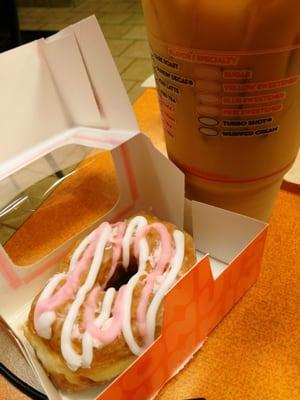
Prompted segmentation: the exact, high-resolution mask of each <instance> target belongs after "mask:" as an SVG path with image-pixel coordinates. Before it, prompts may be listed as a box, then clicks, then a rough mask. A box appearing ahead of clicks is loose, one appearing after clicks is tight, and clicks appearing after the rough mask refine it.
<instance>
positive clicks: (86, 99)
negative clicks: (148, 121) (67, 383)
mask: <svg viewBox="0 0 300 400" xmlns="http://www.w3.org/2000/svg"><path fill="white" fill-rule="evenodd" d="M0 76H1V93H0V109H1V110H2V117H1V121H0V127H1V132H2V133H1V147H0V163H1V164H0V193H1V196H0V197H1V201H2V203H3V201H4V200H3V199H5V201H6V203H8V202H9V200H10V198H11V197H13V196H12V194H11V193H10V192H9V191H8V190H7V187H6V186H4V185H3V182H7V180H8V179H9V177H10V176H12V175H13V174H15V173H16V172H17V171H22V170H23V168H25V167H26V166H28V165H29V164H30V163H32V162H33V161H35V160H38V159H40V158H41V157H44V156H45V155H46V154H48V153H51V152H53V151H54V150H55V149H59V148H63V147H64V146H67V145H70V144H72V145H74V144H76V145H79V146H84V147H85V148H89V147H92V148H93V149H100V150H109V151H110V152H111V155H112V157H113V160H114V165H115V171H116V176H117V180H118V185H119V199H118V201H117V203H116V204H115V206H114V207H113V208H112V209H111V211H110V212H109V213H108V214H106V215H105V216H104V217H102V218H101V219H100V220H98V221H97V222H96V223H95V224H94V225H93V226H89V227H87V228H86V229H85V230H84V231H81V232H78V235H77V236H76V237H73V238H72V239H70V240H68V241H67V242H66V243H64V244H63V245H62V246H60V247H59V248H57V249H56V250H54V251H53V252H51V254H48V256H47V257H44V258H43V259H42V260H40V261H39V262H37V263H35V264H34V265H30V266H28V267H26V268H24V267H19V266H17V265H15V264H14V263H13V261H12V260H11V258H10V257H9V255H8V254H7V253H6V251H5V249H4V247H3V246H0V288H1V290H0V313H1V315H2V316H3V318H4V319H5V320H6V321H7V323H8V324H9V325H10V326H11V327H12V329H13V330H14V331H15V332H16V333H17V334H18V335H19V337H20V339H21V340H22V341H23V342H24V344H25V347H26V349H27V354H26V357H27V358H28V360H29V363H30V365H31V366H32V367H33V369H34V370H35V372H36V374H37V376H38V378H39V380H40V382H41V384H42V386H43V388H44V390H45V392H46V393H47V395H48V397H49V399H50V400H54V399H55V400H56V399H79V398H80V399H82V400H84V399H89V400H91V399H99V400H100V399H101V400H104V399H105V400H106V399H107V400H111V399H114V400H118V399H120V400H121V399H122V400H125V399H126V400H128V399H130V400H134V399H138V400H146V399H150V398H153V397H155V395H156V394H157V393H158V391H159V390H160V389H161V388H162V386H163V385H164V384H165V383H166V382H167V381H168V380H169V379H170V378H171V377H173V376H174V375H175V374H177V373H178V371H180V369H181V368H183V367H184V365H185V364H186V363H187V362H188V361H189V360H190V359H191V358H192V356H193V354H194V353H195V352H196V351H197V350H198V349H199V348H200V347H201V346H202V344H203V342H204V340H205V339H206V338H207V336H208V335H209V333H210V332H211V331H212V330H213V329H214V328H215V327H216V326H217V324H218V323H219V322H220V321H221V320H222V318H223V317H224V316H225V315H226V313H227V312H228V311H229V310H230V309H231V308H232V307H233V306H234V304H235V303H236V302H237V301H238V300H239V299H240V298H241V297H242V296H243V294H244V293H245V292H246V291H247V289H249V288H250V287H251V285H253V284H254V282H255V281H256V279H257V277H258V274H259V270H260V264H261V259H262V255H263V248H264V243H265V238H266V231H267V224H266V223H264V222H261V221H257V220H254V219H251V218H248V217H245V216H242V215H238V214H235V213H232V212H229V211H225V210H222V209H219V208H215V207H212V206H209V205H206V204H202V203H198V202H191V201H188V200H186V199H185V198H184V175H183V174H182V173H181V172H180V171H179V170H178V169H177V168H176V167H175V166H174V165H173V164H172V163H171V162H170V161H169V160H168V159H167V158H165V157H164V156H163V155H162V154H161V153H160V152H159V151H158V150H157V149H155V147H154V146H153V145H152V143H151V141H150V140H149V139H148V138H147V137H146V136H145V135H143V134H142V133H140V132H139V129H138V126H137V122H136V120H135V117H134V114H133V111H132V108H131V105H130V103H129V100H128V97H127V94H126V92H125V89H124V87H123V85H122V83H121V79H120V76H119V74H118V72H117V69H116V67H115V65H114V63H113V60H112V57H111V54H110V52H109V50H108V47H107V45H106V42H105V40H104V37H103V35H102V33H101V30H100V29H99V26H98V24H97V21H96V19H95V18H94V17H90V18H87V19H85V20H83V21H81V22H79V23H77V24H75V25H72V26H70V27H68V28H66V29H65V30H63V31H61V32H59V33H58V34H56V35H54V36H52V37H50V38H48V39H46V40H44V39H42V40H39V41H36V42H33V43H31V44H28V45H24V46H21V47H20V48H17V49H15V50H12V51H9V52H6V53H4V54H2V55H0ZM16 109H18V118H15V110H16ZM20 110H22V111H20ZM3 132H4V133H5V134H4V133H3ZM56 163H57V164H58V165H59V166H61V164H62V163H63V161H62V160H61V159H57V160H56ZM15 190H16V189H14V191H13V194H14V195H15V194H16V191H15ZM139 210H146V211H147V210H148V211H149V210H150V211H151V212H152V213H153V214H155V215H157V216H158V217H160V218H161V219H164V220H167V221H170V222H173V223H175V224H176V225H177V226H179V227H182V228H183V227H184V228H185V229H186V230H187V231H189V232H190V233H191V234H192V235H193V237H194V240H195V244H196V248H197V251H198V262H197V264H196V265H195V266H194V267H193V268H192V269H191V270H190V271H189V272H188V273H187V274H186V275H185V276H184V277H183V278H182V279H181V280H180V281H178V282H177V284H176V285H175V286H174V287H173V288H172V289H171V290H170V291H169V292H168V294H167V295H166V297H165V300H164V317H163V326H162V332H161V335H160V336H159V337H158V338H157V340H156V341H155V342H154V343H153V344H152V345H151V346H150V347H149V348H148V349H147V350H146V351H145V352H144V353H143V354H142V355H141V356H140V357H139V358H138V359H137V360H136V361H135V362H134V363H133V364H132V365H131V366H130V367H129V368H128V369H127V370H125V371H124V372H123V373H122V374H121V375H120V376H119V377H118V378H116V379H115V380H114V381H113V382H111V383H110V384H109V385H107V386H106V387H96V388H94V389H92V390H89V391H86V392H81V393H79V394H69V393H61V392H59V391H57V390H56V389H55V387H54V386H53V385H52V383H51V381H50V380H49V379H48V377H47V375H46V373H45V372H44V370H43V368H42V367H41V366H40V364H39V362H38V361H37V359H36V357H35V355H34V353H33V351H32V349H31V348H30V346H29V345H28V343H27V342H26V340H25V338H24V336H23V334H22V325H23V324H24V321H25V320H26V317H27V313H28V310H29V307H30V304H31V301H32V299H33V298H34V296H35V295H36V294H37V293H38V292H39V290H40V289H41V288H42V287H43V285H44V284H45V282H46V281H47V279H48V278H49V277H50V276H51V275H53V273H54V272H55V270H56V269H57V266H58V264H59V261H60V260H61V259H62V258H63V257H64V256H65V254H66V252H67V250H68V249H69V248H70V246H71V245H72V243H74V241H75V240H78V237H79V236H83V235H84V234H87V233H88V232H89V231H91V230H92V229H93V228H94V227H95V226H96V225H98V224H99V222H100V221H102V220H108V221H114V220H119V219H122V218H124V217H126V216H129V215H130V214H132V213H134V212H137V211H139Z"/></svg>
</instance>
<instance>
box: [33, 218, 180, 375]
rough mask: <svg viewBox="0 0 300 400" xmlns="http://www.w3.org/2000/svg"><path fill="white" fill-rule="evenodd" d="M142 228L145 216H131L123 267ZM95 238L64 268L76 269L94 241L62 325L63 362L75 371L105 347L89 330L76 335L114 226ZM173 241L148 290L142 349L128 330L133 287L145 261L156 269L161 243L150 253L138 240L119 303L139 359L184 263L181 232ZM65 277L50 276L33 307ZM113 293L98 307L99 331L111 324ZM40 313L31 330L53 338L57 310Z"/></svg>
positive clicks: (125, 331)
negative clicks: (78, 342)
mask: <svg viewBox="0 0 300 400" xmlns="http://www.w3.org/2000/svg"><path fill="white" fill-rule="evenodd" d="M146 225H148V222H147V219H146V218H145V217H143V216H137V217H135V218H133V219H132V220H131V221H130V222H129V223H128V225H127V228H126V231H125V234H124V236H123V239H122V255H121V257H122V262H123V266H124V268H125V269H126V268H128V266H129V263H130V247H131V245H132V241H133V240H134V238H135V237H136V236H137V231H138V230H139V229H143V228H144V227H145V226H146ZM101 229H102V228H101ZM154 229H155V228H154ZM95 235H96V230H95V231H93V232H92V233H90V234H89V235H88V236H87V237H86V238H85V239H84V240H82V242H81V243H80V244H79V246H78V247H77V248H76V249H75V251H74V253H73V255H72V257H71V260H70V266H69V270H68V273H69V272H72V271H73V269H74V268H75V267H76V265H77V264H78V263H80V259H81V257H82V256H84V252H85V251H86V249H87V248H88V247H89V245H91V243H92V242H93V241H96V242H95V244H94V246H95V250H92V251H93V257H91V261H90V262H91V265H90V267H89V269H88V274H87V277H86V279H85V282H84V283H83V284H82V286H81V287H79V289H78V290H77V292H76V293H75V299H74V301H72V303H71V304H70V306H69V309H68V311H67V315H66V317H65V320H64V323H63V326H62V332H61V353H62V355H63V357H64V359H65V360H66V363H67V365H68V367H69V368H70V369H71V370H72V371H76V370H77V369H78V368H80V367H83V368H88V367H90V366H91V363H92V361H93V348H94V347H96V348H100V347H102V346H103V343H101V342H100V340H99V339H96V338H95V337H94V336H92V335H93V334H92V333H90V331H88V330H85V331H84V332H83V333H80V329H79V326H78V324H77V323H75V322H76V318H77V316H78V313H79V310H80V308H81V306H82V305H83V303H84V301H85V299H86V296H87V295H88V293H89V292H90V291H91V290H92V289H93V287H94V285H95V282H96V279H97V276H98V274H99V271H100V269H101V264H102V260H103V256H104V252H105V250H106V249H108V247H107V246H108V245H109V244H112V243H113V239H114V236H115V235H116V227H115V226H111V225H110V224H108V223H105V224H104V226H103V229H102V231H101V234H100V235H99V237H98V236H95ZM173 241H174V244H175V249H174V254H173V256H172V258H171V259H170V260H169V263H168V264H167V265H166V267H165V270H164V272H163V273H161V272H160V274H159V275H158V276H157V278H156V282H155V284H154V286H153V289H152V294H153V298H152V300H151V302H150V304H149V305H148V306H147V312H146V316H145V317H146V336H145V337H144V339H145V342H144V344H143V346H140V345H139V344H138V343H137V341H136V339H135V337H134V334H133V330H132V318H131V308H132V298H133V292H134V289H135V287H136V286H137V285H138V284H141V279H140V278H141V276H142V275H147V274H149V272H150V271H148V270H147V269H146V266H147V263H148V266H150V265H151V270H152V271H153V270H155V267H156V265H157V264H158V262H159V260H160V257H161V256H162V247H161V244H160V243H159V244H158V246H156V247H155V248H153V249H152V250H151V254H150V250H149V246H148V241H147V238H146V237H142V238H141V239H139V242H138V248H139V260H138V271H137V272H136V274H135V275H133V276H132V277H131V278H130V280H129V281H128V283H127V284H126V285H125V287H124V292H123V299H122V300H121V301H122V303H120V304H122V314H121V319H120V323H121V332H122V334H123V337H124V339H125V341H126V343H127V345H128V347H129V348H130V350H131V352H132V353H133V354H135V355H137V356H138V355H140V354H141V353H142V352H143V351H144V350H145V348H147V347H148V346H149V345H150V344H151V343H152V342H153V341H154V339H155V327H156V319H157V312H158V309H159V306H160V304H161V302H162V299H163V297H164V296H165V294H166V293H167V291H168V290H169V289H170V288H171V286H172V285H173V284H174V282H175V280H176V277H177V276H178V273H179V272H180V269H181V266H182V263H183V261H184V247H185V238H184V234H183V233H182V232H180V231H179V230H175V231H174V232H173ZM90 249H91V248H90ZM87 251H88V250H87ZM90 251H91V250H90ZM148 269H149V268H148ZM75 272H76V271H75ZM66 276H67V273H61V274H57V275H54V277H53V278H52V279H51V280H50V281H49V282H48V284H47V286H46V287H45V288H44V290H43V291H42V293H41V295H40V297H39V299H38V302H37V305H39V304H40V303H41V302H45V300H48V299H49V298H50V297H51V296H52V295H53V293H54V292H55V289H56V288H57V286H58V284H59V283H60V282H61V281H62V280H64V279H65V278H66ZM116 295H117V292H116V290H115V289H114V288H109V289H108V290H106V291H105V295H104V297H103V300H102V302H101V306H100V305H99V308H100V307H101V311H100V312H99V315H98V316H97V317H96V318H95V319H94V320H92V321H93V323H94V325H95V326H96V327H97V328H98V329H100V330H102V331H105V330H106V329H109V326H110V325H111V323H112V321H113V317H112V310H113V303H114V301H115V300H116V298H117V296H116ZM92 296H93V295H92ZM120 299H121V298H120ZM42 309H43V310H44V311H40V312H41V314H40V315H39V316H38V317H37V318H36V320H34V325H35V329H36V332H37V334H38V335H39V336H41V337H43V338H45V339H51V337H52V324H53V323H54V321H55V318H56V312H55V311H47V308H45V307H44V308H41V310H42ZM45 310H46V311H45ZM96 311H97V310H95V312H96ZM74 338H76V339H77V340H81V343H82V353H81V354H78V353H77V352H76V351H75V349H74V348H73V345H72V339H74Z"/></svg>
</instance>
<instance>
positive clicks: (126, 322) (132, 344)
mask: <svg viewBox="0 0 300 400" xmlns="http://www.w3.org/2000/svg"><path fill="white" fill-rule="evenodd" d="M139 248H140V255H139V269H138V272H137V273H136V274H135V275H133V276H132V277H131V278H130V279H129V281H128V283H127V285H126V289H125V296H124V304H125V306H124V315H123V323H122V332H123V336H124V339H125V340H126V342H127V344H128V347H129V348H130V350H131V351H132V353H133V354H135V355H139V354H141V352H142V351H143V349H142V348H141V347H140V346H139V345H138V344H137V342H136V340H135V338H134V336H133V332H132V327H131V304H132V294H133V290H134V288H135V286H136V284H137V283H138V281H139V279H140V277H141V276H142V275H143V274H144V273H145V268H146V263H147V260H148V257H149V246H148V243H147V240H146V239H142V240H141V241H140V243H139Z"/></svg>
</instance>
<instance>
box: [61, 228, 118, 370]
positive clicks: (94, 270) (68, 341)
mask: <svg viewBox="0 0 300 400" xmlns="http://www.w3.org/2000/svg"><path fill="white" fill-rule="evenodd" d="M111 231H112V228H111V226H110V225H109V224H107V225H106V226H105V228H104V231H103V233H102V235H101V236H100V238H99V241H98V243H97V246H96V251H95V255H94V259H93V262H92V265H91V267H90V270H89V273H88V276H87V278H86V281H85V282H84V284H83V285H82V286H81V287H80V288H79V290H78V292H77V294H76V297H75V300H74V302H73V303H72V304H71V306H70V308H69V311H68V313H67V315H66V319H65V322H64V324H63V327H62V332H61V347H60V349H61V353H62V355H63V357H64V359H65V360H66V362H67V364H68V367H69V368H70V370H72V371H76V370H77V369H78V368H79V367H80V366H81V364H82V357H81V356H80V355H79V354H78V353H76V351H75V350H74V348H73V346H72V337H71V336H72V328H73V325H74V322H75V320H76V317H77V315H78V311H79V309H80V307H81V306H82V304H83V302H84V300H85V296H86V294H87V293H88V291H90V290H91V289H92V287H93V285H94V283H95V281H96V278H97V275H98V272H99V269H100V267H101V264H102V259H103V253H104V249H105V246H106V243H107V242H108V240H109V237H110V234H111Z"/></svg>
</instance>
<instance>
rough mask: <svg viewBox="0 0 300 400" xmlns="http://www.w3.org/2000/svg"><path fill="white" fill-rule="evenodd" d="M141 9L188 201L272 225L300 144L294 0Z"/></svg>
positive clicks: (161, 4) (299, 45)
mask: <svg viewBox="0 0 300 400" xmlns="http://www.w3.org/2000/svg"><path fill="white" fill-rule="evenodd" d="M142 3H143V8H144V14H145V20H146V25H147V30H148V37H149V42H150V47H151V52H152V60H153V67H154V72H155V78H156V83H157V88H158V94H159V102H160V109H161V115H162V121H163V126H164V132H165V137H166V144H167V150H168V155H169V157H170V159H172V160H173V161H174V162H175V163H176V164H177V165H178V167H179V168H181V170H182V171H184V173H185V175H186V194H187V197H189V198H192V199H196V200H200V201H203V202H206V203H209V204H213V205H216V206H219V207H222V208H226V209H229V210H233V211H235V212H238V213H242V214H246V215H249V216H251V217H255V218H259V219H263V220H268V219H269V216H270V213H271V209H272V205H273V203H274V200H275V198H276V194H277V193H278V191H279V188H280V185H281V182H282V179H283V176H284V174H285V173H286V172H287V171H288V170H289V168H290V167H291V166H292V164H293V162H294V160H295V158H296V155H297V151H298V148H299V143H300V24H299V15H300V1H299V0H264V1H261V0H236V1H232V0H177V1H174V0H163V1H162V0H143V1H142Z"/></svg>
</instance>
